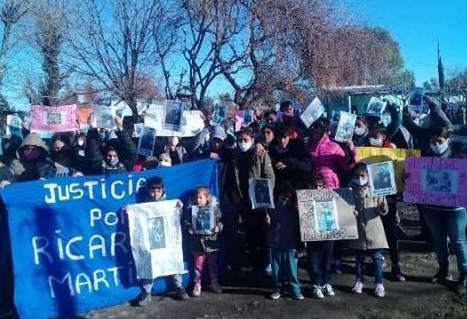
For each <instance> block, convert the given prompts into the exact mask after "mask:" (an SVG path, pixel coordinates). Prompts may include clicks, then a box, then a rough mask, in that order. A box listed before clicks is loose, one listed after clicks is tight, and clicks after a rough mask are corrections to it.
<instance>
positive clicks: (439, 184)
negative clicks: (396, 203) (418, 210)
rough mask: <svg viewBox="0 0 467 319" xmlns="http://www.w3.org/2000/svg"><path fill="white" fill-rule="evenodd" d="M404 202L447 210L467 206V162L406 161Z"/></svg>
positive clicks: (421, 159)
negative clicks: (447, 208)
mask: <svg viewBox="0 0 467 319" xmlns="http://www.w3.org/2000/svg"><path fill="white" fill-rule="evenodd" d="M404 169H405V175H406V176H405V184H404V201H405V202H408V203H417V204H427V205H436V206H447V207H461V206H467V179H466V175H467V161H466V160H465V159H454V158H428V157H419V158H416V157H409V158H407V159H406V161H405V167H404Z"/></svg>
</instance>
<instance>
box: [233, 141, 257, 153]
mask: <svg viewBox="0 0 467 319" xmlns="http://www.w3.org/2000/svg"><path fill="white" fill-rule="evenodd" d="M237 145H238V149H239V150H240V152H246V151H248V150H249V149H250V148H251V147H252V146H253V142H238V143H237Z"/></svg>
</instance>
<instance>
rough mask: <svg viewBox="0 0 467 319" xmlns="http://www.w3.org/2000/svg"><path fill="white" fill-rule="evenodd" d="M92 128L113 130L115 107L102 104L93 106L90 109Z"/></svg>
mask: <svg viewBox="0 0 467 319" xmlns="http://www.w3.org/2000/svg"><path fill="white" fill-rule="evenodd" d="M92 113H93V116H92V117H93V126H94V127H96V128H106V129H113V128H115V122H114V119H115V118H116V116H117V115H116V111H115V107H114V106H113V105H112V104H110V105H104V104H94V105H93V107H92Z"/></svg>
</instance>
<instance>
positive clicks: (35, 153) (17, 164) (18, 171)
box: [10, 133, 56, 182]
mask: <svg viewBox="0 0 467 319" xmlns="http://www.w3.org/2000/svg"><path fill="white" fill-rule="evenodd" d="M16 157H17V158H16V159H14V160H13V161H12V162H11V164H10V169H11V171H12V173H13V178H14V180H13V181H17V182H26V181H33V180H37V179H45V178H51V177H55V172H56V169H55V166H54V164H53V162H52V161H51V160H50V158H49V157H48V152H47V150H46V145H45V143H44V141H43V140H42V139H41V138H40V137H39V135H37V134H36V133H30V134H29V135H28V136H26V138H25V139H24V140H23V142H22V143H21V145H20V147H19V148H18V150H17V151H16Z"/></svg>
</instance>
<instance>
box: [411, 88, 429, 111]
mask: <svg viewBox="0 0 467 319" xmlns="http://www.w3.org/2000/svg"><path fill="white" fill-rule="evenodd" d="M423 94H424V90H423V88H415V89H414V90H413V91H412V93H411V94H410V97H409V106H408V108H409V111H411V113H414V115H420V114H423V113H425V112H426V111H425V110H424V106H423Z"/></svg>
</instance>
